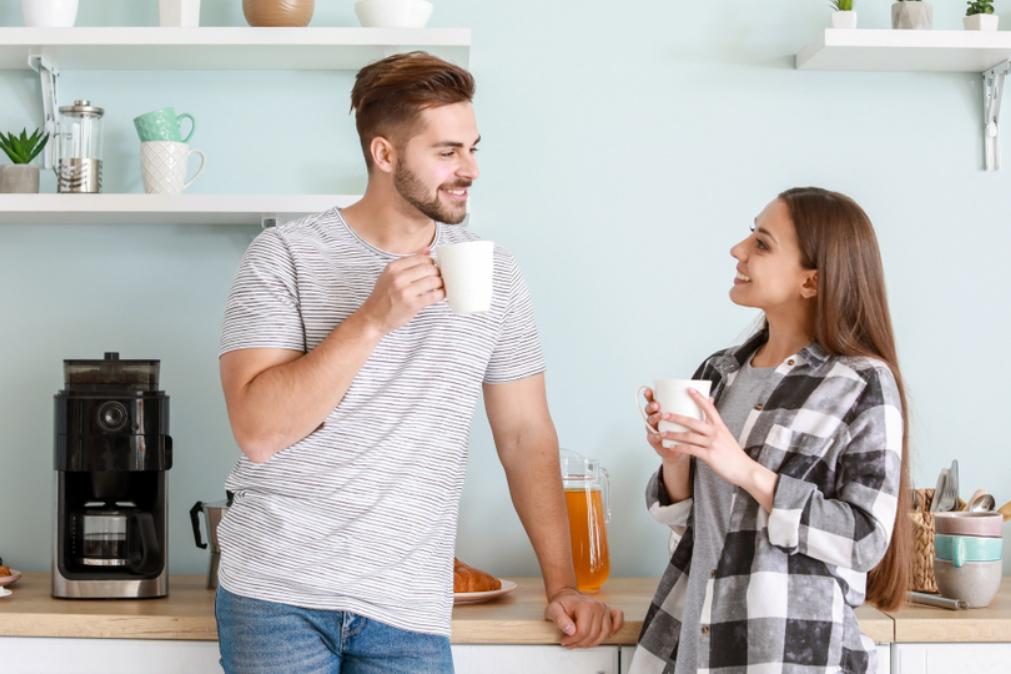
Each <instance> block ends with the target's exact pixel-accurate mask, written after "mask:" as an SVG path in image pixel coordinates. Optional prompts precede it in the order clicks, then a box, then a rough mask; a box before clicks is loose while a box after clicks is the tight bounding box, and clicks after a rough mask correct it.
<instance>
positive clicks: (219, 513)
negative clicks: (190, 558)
mask: <svg viewBox="0 0 1011 674" xmlns="http://www.w3.org/2000/svg"><path fill="white" fill-rule="evenodd" d="M226 493H227V495H228V498H227V499H225V500H224V501H213V502H205V501H197V502H196V503H194V504H193V507H192V508H190V524H191V525H192V526H193V540H194V542H195V543H196V544H197V547H198V548H204V549H206V548H208V547H210V549H211V562H210V566H209V567H208V569H207V589H208V590H213V589H215V588H216V587H217V586H218V564H219V562H220V561H221V548H220V547H219V546H218V524H220V523H221V518H222V517H224V516H225V513H227V512H228V506H230V505H232V492H226ZM200 513H203V514H204V526H205V527H206V528H207V542H206V543H205V542H204V540H203V538H201V536H200Z"/></svg>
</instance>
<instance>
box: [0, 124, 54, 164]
mask: <svg viewBox="0 0 1011 674" xmlns="http://www.w3.org/2000/svg"><path fill="white" fill-rule="evenodd" d="M48 142H49V134H48V133H45V134H44V133H42V129H35V133H33V134H32V135H31V136H29V135H28V132H27V130H25V129H21V135H20V136H16V135H14V134H13V133H8V134H6V135H4V134H3V133H0V150H3V151H4V152H6V153H7V156H8V157H10V158H11V161H12V162H14V163H15V164H28V163H29V162H31V161H32V160H33V159H35V158H36V157H38V156H39V153H40V152H42V149H43V148H44V147H45V146H46V143H48Z"/></svg>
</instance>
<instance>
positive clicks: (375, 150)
mask: <svg viewBox="0 0 1011 674" xmlns="http://www.w3.org/2000/svg"><path fill="white" fill-rule="evenodd" d="M369 152H370V153H371V154H372V165H373V166H375V167H376V168H377V169H379V170H380V171H382V172H383V173H393V164H394V161H395V157H396V154H397V150H396V148H394V147H393V143H391V142H390V141H389V140H387V139H386V138H383V137H382V136H376V137H375V138H373V139H372V142H371V143H369Z"/></svg>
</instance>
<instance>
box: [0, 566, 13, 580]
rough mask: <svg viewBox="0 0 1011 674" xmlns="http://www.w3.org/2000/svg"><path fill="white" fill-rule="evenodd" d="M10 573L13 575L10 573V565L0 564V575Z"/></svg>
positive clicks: (8, 574) (9, 574)
mask: <svg viewBox="0 0 1011 674" xmlns="http://www.w3.org/2000/svg"><path fill="white" fill-rule="evenodd" d="M11 575H13V574H12V573H11V567H9V566H4V565H3V564H0V577H3V576H11Z"/></svg>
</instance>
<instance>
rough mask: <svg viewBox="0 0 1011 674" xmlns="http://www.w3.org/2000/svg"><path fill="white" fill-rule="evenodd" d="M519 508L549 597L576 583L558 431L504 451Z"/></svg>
mask: <svg viewBox="0 0 1011 674" xmlns="http://www.w3.org/2000/svg"><path fill="white" fill-rule="evenodd" d="M502 463H503V466H504V467H505V471H506V478H507V480H508V481H509V492H510V494H511V495H512V500H513V504H514V505H515V507H516V512H517V514H518V515H519V517H520V521H521V522H522V523H523V528H524V529H525V530H526V532H527V536H528V537H529V538H530V543H531V544H532V545H533V548H534V552H535V553H536V554H537V561H538V563H539V564H540V567H541V574H542V575H543V577H544V590H545V592H546V593H547V595H548V597H551V596H553V595H554V594H555V593H557V592H558V591H559V590H561V589H563V588H566V587H571V588H575V587H576V577H575V573H574V571H573V568H572V546H571V543H570V539H569V526H568V522H569V519H568V513H567V510H566V507H565V495H564V493H563V491H562V481H561V469H560V468H559V464H558V440H557V438H556V437H555V435H554V432H553V430H552V432H551V433H550V434H549V433H544V434H542V435H541V436H539V437H537V438H530V439H529V440H527V441H526V442H521V444H520V445H518V446H516V447H514V448H511V449H508V450H506V451H505V452H503V453H502Z"/></svg>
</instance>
